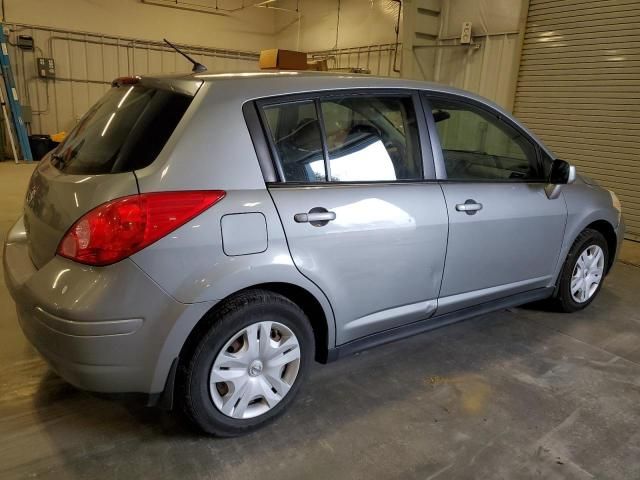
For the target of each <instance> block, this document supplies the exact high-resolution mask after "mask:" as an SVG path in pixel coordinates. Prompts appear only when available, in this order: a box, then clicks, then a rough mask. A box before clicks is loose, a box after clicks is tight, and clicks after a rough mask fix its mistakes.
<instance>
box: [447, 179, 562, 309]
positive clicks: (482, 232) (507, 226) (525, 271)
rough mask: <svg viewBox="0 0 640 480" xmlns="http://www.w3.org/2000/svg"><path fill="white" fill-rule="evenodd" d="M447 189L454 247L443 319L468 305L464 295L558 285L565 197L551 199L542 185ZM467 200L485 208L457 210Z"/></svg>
mask: <svg viewBox="0 0 640 480" xmlns="http://www.w3.org/2000/svg"><path fill="white" fill-rule="evenodd" d="M442 189H443V191H444V194H445V198H446V200H447V209H448V211H449V243H448V247H447V258H446V261H445V265H446V267H445V271H444V278H443V280H442V289H441V291H440V297H441V300H440V302H439V305H438V314H440V313H447V312H448V311H451V310H452V309H456V308H459V307H466V306H469V305H468V298H467V299H466V300H464V301H463V302H462V303H461V304H460V305H459V306H458V305H456V302H455V299H456V298H458V299H463V298H465V297H458V295H460V294H464V293H468V292H481V291H483V290H485V289H491V288H493V287H501V288H500V291H501V292H502V293H503V294H504V295H510V294H514V293H519V292H521V291H523V290H526V289H532V288H539V287H544V286H548V285H549V284H551V283H552V282H553V281H554V279H553V272H554V268H555V266H556V263H557V260H558V254H559V251H560V246H561V244H562V240H563V235H564V229H565V224H566V220H567V207H566V205H565V202H564V199H563V198H562V197H560V198H556V199H554V200H550V199H549V198H547V196H546V194H545V192H544V184H541V183H517V182H513V183H475V182H460V183H458V182H445V183H443V184H442ZM468 200H473V201H475V202H478V203H480V204H482V209H481V210H479V211H477V212H475V213H474V214H471V215H470V214H468V213H466V212H464V211H457V210H456V205H457V204H464V203H465V201H468ZM533 280H535V281H533ZM470 298H474V299H476V300H477V301H482V297H481V296H476V295H473V296H471V297H470ZM445 299H447V300H446V301H445Z"/></svg>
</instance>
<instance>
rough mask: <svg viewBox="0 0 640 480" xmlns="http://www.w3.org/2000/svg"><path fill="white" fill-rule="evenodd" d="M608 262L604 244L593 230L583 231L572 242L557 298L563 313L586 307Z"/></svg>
mask: <svg viewBox="0 0 640 480" xmlns="http://www.w3.org/2000/svg"><path fill="white" fill-rule="evenodd" d="M608 260H609V249H608V248H607V241H606V240H605V238H604V237H603V236H602V234H601V233H600V232H598V231H596V230H591V229H586V230H584V231H583V232H582V233H581V234H580V235H578V238H576V241H575V242H574V243H573V246H572V247H571V250H569V254H568V255H567V259H566V260H565V263H564V266H563V267H562V272H561V273H560V280H559V281H560V284H559V285H558V293H557V295H556V300H557V304H558V306H559V308H560V310H562V311H564V312H575V311H577V310H581V309H583V308H585V307H586V306H587V305H589V304H590V303H591V302H592V301H593V299H594V298H595V297H596V296H597V295H598V293H599V292H600V289H601V288H602V281H603V279H604V275H605V271H606V268H607V265H608V263H607V262H608Z"/></svg>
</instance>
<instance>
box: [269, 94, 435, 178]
mask: <svg viewBox="0 0 640 480" xmlns="http://www.w3.org/2000/svg"><path fill="white" fill-rule="evenodd" d="M262 111H263V119H264V122H265V123H266V127H267V130H268V133H269V136H270V137H271V143H272V146H273V148H274V150H275V154H276V156H277V161H278V162H279V164H280V168H281V171H282V173H283V175H284V180H285V181H286V182H303V183H317V182H326V181H330V182H357V181H364V182H375V181H395V180H422V179H423V172H422V157H421V150H420V141H419V132H418V123H417V118H416V112H415V109H414V108H413V98H412V97H411V95H406V96H403V95H387V96H385V95H345V96H341V97H330V98H326V99H321V100H314V99H309V100H303V101H299V102H288V103H277V104H267V105H265V106H264V107H263V108H262ZM320 121H322V125H320ZM325 152H326V153H325ZM325 156H326V158H325Z"/></svg>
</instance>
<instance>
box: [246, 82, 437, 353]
mask: <svg viewBox="0 0 640 480" xmlns="http://www.w3.org/2000/svg"><path fill="white" fill-rule="evenodd" d="M258 108H259V110H260V112H261V117H262V120H263V123H264V126H265V131H266V133H267V136H268V137H269V140H270V145H271V150H272V156H273V157H274V159H275V164H276V168H277V170H278V172H279V178H280V181H278V182H274V183H270V184H269V185H268V188H269V192H270V194H271V196H272V198H273V200H274V202H275V205H276V207H277V209H278V213H279V215H280V218H281V221H282V225H283V227H284V231H285V234H286V237H287V241H288V244H289V248H290V252H291V255H292V258H293V260H294V262H295V265H296V267H297V268H298V269H299V271H300V272H302V274H303V275H305V276H306V277H307V278H309V279H310V280H311V281H313V282H314V283H315V284H316V285H318V286H319V287H320V288H321V289H322V290H323V291H324V292H325V294H326V295H327V297H328V298H329V301H330V302H331V305H332V307H333V310H334V314H335V318H336V342H337V344H344V343H346V342H349V341H351V340H355V339H357V338H360V337H363V336H366V335H369V334H372V333H377V332H380V331H383V330H387V329H390V328H393V327H397V326H400V325H403V324H406V323H410V322H414V321H417V320H421V319H425V318H428V317H429V316H431V315H432V314H433V313H434V311H435V309H436V304H437V296H438V292H439V289H440V283H441V281H442V273H443V266H444V256H445V250H446V243H447V223H448V220H447V211H446V205H445V202H444V196H443V194H442V190H441V188H440V186H439V185H438V184H437V183H436V182H434V181H431V182H429V181H425V180H424V178H425V177H424V174H425V172H426V174H427V178H429V177H431V179H432V180H433V179H434V167H433V160H432V156H431V147H430V145H429V144H428V139H427V140H426V142H425V141H422V142H421V141H420V137H421V134H420V129H421V128H423V127H424V115H423V112H422V111H421V110H420V109H421V106H420V99H419V97H418V96H417V94H412V93H410V92H407V93H399V92H398V91H394V92H379V93H375V94H373V93H363V92H350V93H341V94H339V95H335V94H333V95H329V96H314V95H309V96H305V97H304V98H300V97H297V98H294V99H276V100H269V101H268V102H259V104H258ZM423 132H424V130H423ZM423 138H426V137H424V133H423Z"/></svg>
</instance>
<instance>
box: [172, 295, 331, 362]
mask: <svg viewBox="0 0 640 480" xmlns="http://www.w3.org/2000/svg"><path fill="white" fill-rule="evenodd" d="M249 290H267V291H270V292H273V293H277V294H280V295H282V296H284V297H286V298H288V299H289V300H291V301H292V302H293V303H295V304H296V305H297V306H298V307H300V308H301V309H302V311H303V312H304V313H305V315H306V316H307V318H308V319H309V321H310V323H311V328H312V330H313V336H314V341H315V359H316V361H318V362H320V363H327V356H328V352H329V350H330V348H332V345H330V342H331V339H332V338H334V336H333V335H332V333H333V332H330V328H331V327H332V326H333V319H332V318H330V317H328V316H327V314H326V312H325V309H324V308H323V306H322V303H321V301H320V300H318V299H317V298H316V296H315V295H314V294H313V293H311V292H310V291H309V290H307V289H306V288H304V287H301V286H299V285H295V284H293V283H287V282H268V283H258V284H255V285H251V286H248V287H245V288H243V289H241V290H238V291H236V292H233V293H231V294H230V295H228V296H227V297H225V298H223V299H222V300H220V301H219V302H217V303H216V304H215V305H214V306H213V307H211V308H210V309H209V310H208V311H207V312H206V313H205V314H204V315H203V316H202V317H201V318H200V320H198V322H197V323H196V324H195V325H194V327H193V328H192V329H191V332H189V334H188V336H187V338H186V339H185V341H184V343H183V345H182V347H181V349H180V354H179V358H180V359H182V358H184V357H185V356H186V355H188V352H189V351H190V349H191V348H193V347H194V346H195V344H196V343H197V341H198V339H199V338H201V335H202V334H203V333H204V331H205V330H207V329H208V328H209V327H210V319H211V318H212V314H213V313H215V312H216V311H217V310H218V309H219V308H221V307H222V305H223V304H224V303H225V302H226V301H228V300H229V299H231V298H233V297H235V296H236V295H238V294H240V293H243V292H246V291H249Z"/></svg>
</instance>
